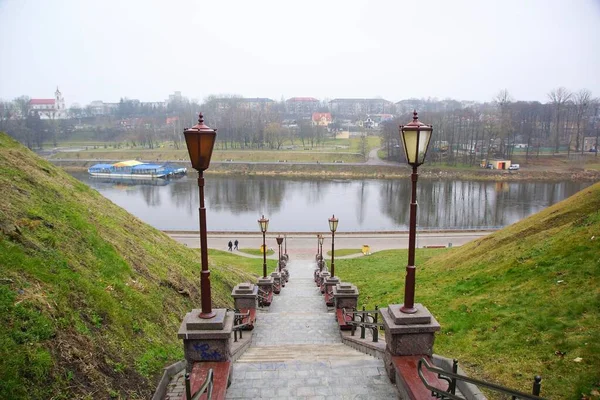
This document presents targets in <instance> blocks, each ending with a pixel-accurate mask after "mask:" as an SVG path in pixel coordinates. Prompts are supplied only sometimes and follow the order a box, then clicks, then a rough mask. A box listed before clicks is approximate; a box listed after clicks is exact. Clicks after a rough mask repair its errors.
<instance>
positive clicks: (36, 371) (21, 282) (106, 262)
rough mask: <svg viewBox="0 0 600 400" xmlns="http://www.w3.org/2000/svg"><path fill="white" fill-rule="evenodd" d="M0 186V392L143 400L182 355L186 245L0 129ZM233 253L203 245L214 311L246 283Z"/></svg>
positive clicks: (188, 280) (189, 291) (196, 300)
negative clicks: (206, 250)
mask: <svg viewBox="0 0 600 400" xmlns="http://www.w3.org/2000/svg"><path fill="white" fill-rule="evenodd" d="M0 193H1V201H0V326H2V329H0V382H2V384H1V385H0V398H2V399H4V398H25V397H27V396H26V393H28V394H29V398H54V399H61V398H69V399H70V398H80V397H86V396H87V397H89V398H108V397H111V396H112V397H128V398H148V397H149V396H150V393H151V392H152V390H153V388H154V386H155V384H156V377H157V374H159V373H161V368H162V367H164V366H165V365H168V364H169V363H170V362H172V361H174V360H177V359H180V358H181V357H182V351H181V350H182V345H181V343H180V341H179V340H178V339H177V337H176V332H177V329H178V328H179V324H180V322H181V319H182V317H183V316H184V314H185V313H186V312H188V311H190V310H191V309H192V308H198V307H199V304H200V288H199V270H200V266H199V257H198V253H197V252H196V251H194V250H191V249H188V248H186V247H183V246H181V245H179V244H177V243H176V242H174V241H172V240H171V239H170V238H168V237H167V236H165V235H164V234H162V233H161V232H159V231H157V230H156V229H153V228H151V227H149V226H148V225H145V224H143V223H142V222H141V221H140V220H138V219H137V218H135V217H133V216H131V215H130V214H128V213H126V212H125V211H124V210H122V209H120V208H118V207H117V206H115V205H114V204H113V203H111V202H110V201H108V200H106V199H105V198H103V197H102V196H101V195H100V194H98V193H97V192H95V191H93V190H90V189H89V188H88V187H87V186H86V185H84V184H82V183H80V182H78V181H77V180H75V179H73V178H71V177H70V176H68V175H67V174H66V173H64V172H62V171H61V170H60V169H59V168H56V167H55V166H53V165H52V164H50V163H48V162H45V161H43V160H41V159H39V158H38V157H36V156H35V155H34V154H33V153H32V152H30V151H28V150H26V149H25V148H24V147H22V146H21V145H19V144H18V143H17V142H15V141H13V140H12V139H10V138H9V137H8V136H6V135H4V134H1V133H0ZM239 258H240V257H238V258H230V257H224V256H220V255H219V253H218V252H217V253H211V257H210V263H211V271H212V274H211V275H212V276H211V281H212V295H213V306H214V307H226V306H231V305H232V302H231V298H230V296H229V294H230V292H231V288H232V287H233V286H234V285H235V284H236V283H238V282H241V281H244V280H252V279H253V275H252V274H251V273H249V272H243V271H242V270H240V269H238V268H236V267H233V265H237V264H238V261H236V260H238V259H239ZM239 264H240V265H241V266H242V269H243V270H246V271H258V270H260V265H261V264H262V263H261V260H254V259H247V260H246V259H245V260H243V261H240V262H239ZM255 275H256V274H255Z"/></svg>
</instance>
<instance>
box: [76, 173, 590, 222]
mask: <svg viewBox="0 0 600 400" xmlns="http://www.w3.org/2000/svg"><path fill="white" fill-rule="evenodd" d="M73 176H75V177H76V178H77V179H79V180H81V181H83V182H84V183H86V184H88V185H89V186H91V187H92V188H94V189H96V190H97V191H98V192H100V193H101V194H102V195H103V196H105V197H106V198H108V199H110V200H111V201H113V202H114V203H115V204H117V205H119V206H121V207H123V208H124V209H126V210H127V211H129V212H130V213H132V214H134V215H135V216H137V217H139V218H140V219H142V220H143V221H145V222H146V223H148V224H150V225H152V226H154V227H156V228H158V229H162V230H189V231H197V230H198V205H199V201H198V186H197V179H196V176H197V174H196V173H195V172H192V173H190V174H189V175H188V176H186V177H183V178H181V179H177V180H170V181H162V180H159V182H160V183H161V184H160V185H153V184H150V183H152V182H139V183H138V182H136V183H135V184H134V183H133V182H118V181H110V180H106V179H98V178H92V177H90V176H89V175H88V174H87V173H73ZM587 186H589V183H578V182H559V183H556V182H553V183H542V182H529V183H526V182H470V181H446V180H444V181H437V180H426V179H421V180H419V184H418V192H417V199H418V202H419V216H418V224H419V229H423V228H429V229H436V228H440V229H468V228H489V227H501V226H506V225H510V224H512V223H514V222H516V221H519V220H521V219H523V218H525V217H527V216H529V215H531V214H534V213H536V212H538V211H540V210H542V209H544V208H546V207H548V206H549V205H552V204H554V203H556V202H558V201H560V200H563V199H565V198H567V197H569V196H571V195H572V194H574V193H576V192H578V191H579V190H581V189H583V188H585V187H587ZM205 193H206V199H205V201H206V208H207V225H208V230H209V231H252V232H254V231H257V232H258V231H259V228H258V224H257V222H256V221H257V219H258V218H260V216H261V215H262V214H264V215H265V217H267V218H269V219H270V224H269V230H270V231H295V232H308V231H311V232H312V231H327V230H328V229H329V228H328V223H327V219H328V218H329V217H331V215H332V214H335V215H336V217H338V218H339V220H340V222H339V227H338V230H339V232H352V231H390V230H406V229H408V215H409V203H410V180H409V179H402V180H377V179H372V180H336V179H328V180H325V179H287V178H274V177H229V176H228V177H219V176H209V177H208V178H207V179H206V187H205Z"/></svg>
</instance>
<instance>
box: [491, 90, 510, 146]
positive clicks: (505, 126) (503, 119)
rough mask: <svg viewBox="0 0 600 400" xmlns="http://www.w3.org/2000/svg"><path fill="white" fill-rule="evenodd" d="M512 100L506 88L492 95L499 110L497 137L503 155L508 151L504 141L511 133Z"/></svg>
mask: <svg viewBox="0 0 600 400" xmlns="http://www.w3.org/2000/svg"><path fill="white" fill-rule="evenodd" d="M512 101H513V98H512V96H511V95H510V93H509V92H508V90H507V89H502V90H501V91H500V92H498V94H497V95H496V97H494V102H495V103H496V104H497V106H498V112H499V121H498V122H499V124H498V134H497V137H498V139H500V147H499V151H500V153H501V154H502V155H503V156H504V157H507V156H508V155H509V154H508V153H509V151H508V149H507V147H506V143H507V142H508V139H509V138H510V136H511V134H512V118H511V115H510V113H511V107H510V105H511V103H512Z"/></svg>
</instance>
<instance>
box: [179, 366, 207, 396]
mask: <svg viewBox="0 0 600 400" xmlns="http://www.w3.org/2000/svg"><path fill="white" fill-rule="evenodd" d="M213 386H214V374H213V370H212V368H211V369H209V370H208V374H206V379H205V380H204V383H203V384H202V386H200V389H198V391H197V392H196V393H195V394H194V396H193V397H192V386H191V384H190V374H189V372H188V373H186V374H185V398H186V399H190V400H198V399H199V398H200V396H201V395H202V393H204V392H206V398H207V399H208V400H210V399H211V398H212V391H213Z"/></svg>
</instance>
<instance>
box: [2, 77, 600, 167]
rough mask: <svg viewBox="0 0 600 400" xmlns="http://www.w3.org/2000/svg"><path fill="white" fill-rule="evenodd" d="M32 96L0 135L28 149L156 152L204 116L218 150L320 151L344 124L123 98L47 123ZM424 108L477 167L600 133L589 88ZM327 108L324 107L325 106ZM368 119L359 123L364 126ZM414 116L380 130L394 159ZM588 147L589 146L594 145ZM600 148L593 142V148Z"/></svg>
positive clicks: (241, 103) (273, 109) (447, 142)
mask: <svg viewBox="0 0 600 400" xmlns="http://www.w3.org/2000/svg"><path fill="white" fill-rule="evenodd" d="M29 100H30V99H29V98H28V97H26V96H22V97H19V98H17V99H14V100H13V101H11V102H0V131H6V132H8V133H9V134H11V135H12V136H14V137H15V138H17V139H18V140H20V141H21V142H23V143H24V144H26V145H27V146H29V147H31V148H33V147H41V146H42V144H43V143H48V142H51V143H54V144H56V143H57V142H58V141H61V140H65V139H69V138H70V137H71V136H74V135H77V134H78V133H79V134H83V133H81V132H83V131H85V134H86V135H87V136H86V138H88V139H94V140H98V141H131V142H132V143H135V144H137V145H143V146H146V147H150V148H152V147H154V146H156V144H157V143H159V142H161V141H165V140H166V141H171V142H172V143H173V146H174V147H175V148H180V147H181V146H182V135H181V132H182V131H183V129H184V128H186V127H189V126H192V125H194V124H195V123H196V121H197V113H198V111H199V110H202V111H203V112H204V114H205V120H206V122H207V124H208V125H210V126H212V127H216V128H218V132H219V135H218V141H217V145H218V146H219V147H220V148H222V149H236V148H254V149H275V150H277V149H281V148H282V146H284V144H285V143H288V142H291V144H292V145H294V144H297V145H302V147H315V146H319V145H320V144H322V143H323V142H324V140H325V139H326V138H327V137H328V135H329V136H331V134H330V133H328V131H331V130H335V127H336V126H338V125H339V120H336V119H335V115H334V116H333V117H334V122H333V124H331V126H330V127H329V128H330V129H328V127H324V126H319V125H314V124H313V123H312V120H311V118H310V116H308V115H307V116H304V117H299V116H290V115H289V114H286V109H285V102H284V101H283V99H282V100H281V101H280V102H274V103H273V102H266V103H265V104H264V105H260V104H258V105H257V103H256V102H255V103H252V102H248V101H245V100H248V99H243V98H242V97H241V96H218V97H217V96H209V97H207V98H206V99H205V100H204V102H202V103H201V104H200V103H199V102H197V101H193V100H188V99H186V98H185V97H182V98H178V99H176V100H174V101H172V102H170V103H169V104H168V106H167V107H166V108H161V109H153V108H148V107H145V108H144V106H142V105H140V104H141V103H139V102H136V101H133V100H128V99H122V100H121V101H120V103H119V105H118V109H117V111H116V112H114V113H112V114H109V115H95V116H94V115H92V110H91V109H89V107H88V108H86V110H87V111H86V112H82V111H81V110H77V109H75V110H73V109H71V110H70V113H69V116H70V118H69V119H60V120H59V119H52V118H51V119H41V118H40V116H39V115H37V114H36V113H35V112H32V110H31V109H30V102H29ZM439 103H440V104H435V100H431V99H429V100H427V101H426V102H423V103H422V104H423V108H424V109H421V110H418V111H419V117H420V119H421V120H422V121H425V122H427V123H432V124H434V125H435V139H434V141H435V143H434V144H433V152H432V153H431V154H433V155H432V157H433V158H434V159H439V160H444V161H446V162H448V163H457V162H464V163H469V164H473V163H477V162H479V161H478V160H479V159H480V158H486V157H506V158H509V157H511V156H512V154H513V152H514V151H515V148H519V147H520V148H523V149H524V151H525V153H526V156H527V157H529V156H530V155H532V154H540V153H541V152H559V151H565V152H568V153H571V152H583V151H585V150H589V148H590V144H589V140H588V143H587V145H586V144H585V138H586V137H587V138H590V137H597V136H598V131H599V129H600V110H599V107H600V106H599V102H598V99H595V98H593V96H592V93H591V92H590V91H589V90H587V89H582V90H580V91H577V92H570V91H568V90H567V89H565V88H563V87H560V88H556V89H553V90H551V91H550V92H549V93H548V101H547V102H546V103H541V102H537V101H516V100H514V98H513V97H512V96H511V95H510V93H509V92H508V91H507V90H501V91H500V92H499V93H498V94H497V95H496V96H495V97H494V98H493V99H492V101H490V102H488V103H467V104H468V106H465V105H464V104H465V103H460V102H458V101H449V100H444V101H443V102H439ZM442 104H443V106H441V105H442ZM324 106H325V104H323V107H324ZM366 117H367V116H366V115H357V116H355V119H356V120H357V121H358V120H364V119H365V118H366ZM410 117H411V115H409V114H408V113H406V114H401V115H397V117H396V118H395V119H394V120H393V121H387V122H386V123H382V124H381V125H380V126H379V128H378V129H379V131H380V135H381V137H382V140H383V144H384V147H385V148H387V151H388V156H389V157H390V158H393V156H394V155H397V154H398V153H399V150H398V149H399V147H400V145H401V144H400V143H399V136H398V125H400V124H404V123H406V122H408V121H410ZM586 146H587V147H586ZM594 146H596V148H597V143H595V144H593V145H592V147H594Z"/></svg>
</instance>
